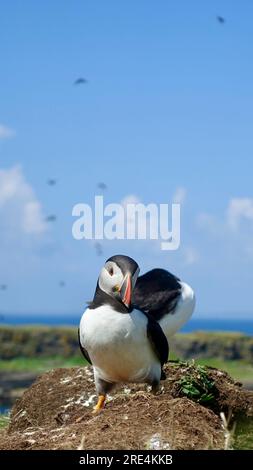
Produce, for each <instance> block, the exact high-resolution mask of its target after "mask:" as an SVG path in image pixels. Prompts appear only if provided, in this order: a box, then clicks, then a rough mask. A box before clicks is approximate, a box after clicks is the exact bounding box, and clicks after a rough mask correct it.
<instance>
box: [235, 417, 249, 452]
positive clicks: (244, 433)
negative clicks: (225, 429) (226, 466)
mask: <svg viewBox="0 0 253 470" xmlns="http://www.w3.org/2000/svg"><path fill="white" fill-rule="evenodd" d="M233 441H234V442H233V449H235V450H252V449H253V418H246V417H245V416H244V417H242V418H241V419H239V420H237V421H236V428H235V434H234V439H233Z"/></svg>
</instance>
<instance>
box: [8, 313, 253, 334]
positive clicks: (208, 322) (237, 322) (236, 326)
mask: <svg viewBox="0 0 253 470" xmlns="http://www.w3.org/2000/svg"><path fill="white" fill-rule="evenodd" d="M79 321H80V315H78V316H77V315H64V316H60V315H55V316H54V315H50V316H49V315H27V316H21V315H6V316H5V317H3V318H1V319H0V326H1V325H3V324H7V325H51V326H60V325H65V326H76V327H77V326H78V325H79ZM200 330H201V331H238V332H241V333H245V334H247V335H253V315H252V319H251V318H245V319H243V318H239V315H238V319H236V318H232V319H231V318H230V319H229V318H192V319H191V320H189V322H188V323H186V325H185V326H184V327H183V328H182V329H181V331H182V332H184V333H188V332H192V331H200Z"/></svg>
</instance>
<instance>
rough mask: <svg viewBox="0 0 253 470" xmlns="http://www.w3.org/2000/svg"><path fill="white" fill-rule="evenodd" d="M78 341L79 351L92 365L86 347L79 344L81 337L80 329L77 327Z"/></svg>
mask: <svg viewBox="0 0 253 470" xmlns="http://www.w3.org/2000/svg"><path fill="white" fill-rule="evenodd" d="M78 342H79V346H80V349H81V352H82V354H83V356H84V357H85V359H86V361H88V362H89V363H90V364H91V365H92V362H91V359H90V356H89V354H88V351H86V349H85V348H84V347H83V345H82V344H81V339H80V329H79V328H78Z"/></svg>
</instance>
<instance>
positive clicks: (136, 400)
mask: <svg viewBox="0 0 253 470" xmlns="http://www.w3.org/2000/svg"><path fill="white" fill-rule="evenodd" d="M165 369H166V375H167V379H166V380H165V381H163V382H161V385H162V387H161V390H160V392H159V393H158V394H157V395H152V394H151V393H150V392H149V391H147V387H146V386H145V385H136V384H125V385H121V386H119V387H118V388H117V389H116V390H115V391H114V392H113V393H112V395H111V396H109V397H108V400H107V403H106V407H105V409H104V410H103V411H102V412H101V413H99V414H97V415H94V414H93V413H92V409H93V406H94V404H95V402H96V392H95V388H94V382H93V372H92V369H91V368H90V367H84V368H71V369H55V370H52V371H50V372H47V373H45V374H43V375H41V376H40V377H39V378H38V379H37V381H36V382H35V383H34V384H33V385H31V386H30V388H29V389H27V390H26V391H25V392H24V394H23V396H22V397H21V398H20V399H18V400H17V401H16V403H15V405H14V407H13V408H12V412H11V419H10V424H9V426H8V428H7V429H5V430H4V431H2V432H1V433H0V449H2V450H3V449H9V450H12V449H13V450H14V449H26V450H36V449H124V450H126V449H135V450H137V449H140V450H143V449H156V450H158V449H168V450H169V449H223V448H224V443H225V433H224V428H223V424H222V420H221V417H220V412H221V411H223V412H224V413H225V415H226V416H228V415H229V416H230V417H231V425H232V421H233V420H236V418H237V416H241V415H245V416H253V392H250V391H246V390H244V389H242V387H241V384H239V383H236V382H234V381H233V379H232V378H231V377H229V376H228V375H227V374H226V373H225V372H223V371H220V370H217V369H212V368H207V372H208V377H209V378H210V379H211V380H212V381H213V382H214V384H215V399H214V400H212V401H210V402H207V404H205V405H201V404H200V403H199V402H196V401H193V400H192V399H189V398H187V397H186V396H184V394H183V393H182V390H181V388H180V387H179V381H180V380H181V379H182V378H183V377H185V374H186V373H187V365H180V364H172V363H169V364H167V366H166V368H165ZM193 369H194V367H193V366H191V372H192V371H193V372H194V370H193ZM195 372H196V374H197V370H196V371H195Z"/></svg>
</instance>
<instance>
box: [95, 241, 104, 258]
mask: <svg viewBox="0 0 253 470" xmlns="http://www.w3.org/2000/svg"><path fill="white" fill-rule="evenodd" d="M95 250H96V253H97V255H98V256H102V254H103V248H102V245H101V243H99V242H97V243H95Z"/></svg>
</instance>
